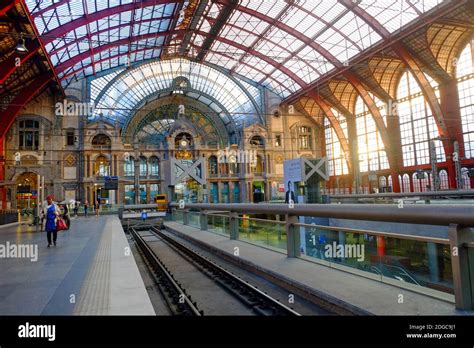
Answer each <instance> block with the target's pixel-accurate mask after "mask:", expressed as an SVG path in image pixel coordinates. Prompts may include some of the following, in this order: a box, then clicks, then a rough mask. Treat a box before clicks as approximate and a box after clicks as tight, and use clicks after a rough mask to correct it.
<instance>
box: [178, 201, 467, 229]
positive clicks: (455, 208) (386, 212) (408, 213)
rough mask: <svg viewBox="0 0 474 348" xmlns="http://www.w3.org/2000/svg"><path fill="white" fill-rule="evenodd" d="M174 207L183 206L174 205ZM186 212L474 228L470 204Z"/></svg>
mask: <svg viewBox="0 0 474 348" xmlns="http://www.w3.org/2000/svg"><path fill="white" fill-rule="evenodd" d="M171 206H172V207H179V205H178V204H177V203H174V202H173V203H171ZM185 209H198V210H202V209H204V210H223V211H228V212H236V213H243V214H277V215H292V216H313V217H328V218H339V219H348V220H366V221H384V222H398V223H411V224H422V225H438V226H449V225H451V224H458V225H462V226H466V227H471V226H474V206H467V205H449V206H444V205H443V206H438V205H410V206H409V207H404V208H399V207H398V205H396V204H385V205H380V204H364V205H360V204H295V205H294V207H293V208H290V207H289V206H288V205H287V204H247V203H234V204H208V203H187V204H186V205H185Z"/></svg>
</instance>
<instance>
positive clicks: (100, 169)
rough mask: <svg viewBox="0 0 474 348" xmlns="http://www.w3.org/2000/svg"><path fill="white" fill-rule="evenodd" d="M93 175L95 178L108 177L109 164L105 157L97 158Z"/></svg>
mask: <svg viewBox="0 0 474 348" xmlns="http://www.w3.org/2000/svg"><path fill="white" fill-rule="evenodd" d="M94 174H95V175H96V176H109V175H110V162H109V160H108V159H107V157H105V156H102V155H100V156H98V157H97V158H96V159H95V162H94Z"/></svg>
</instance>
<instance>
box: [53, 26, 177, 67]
mask: <svg viewBox="0 0 474 348" xmlns="http://www.w3.org/2000/svg"><path fill="white" fill-rule="evenodd" d="M168 34H171V33H170V32H168V31H165V32H161V33H150V34H143V35H137V36H133V37H130V38H128V37H127V38H123V39H120V40H117V41H113V42H110V43H108V44H106V45H102V46H98V47H96V48H95V49H94V54H97V53H100V52H103V51H106V50H108V49H111V48H113V47H116V46H121V45H127V44H128V43H129V42H130V40H132V42H134V41H140V40H146V39H153V38H157V37H161V36H166V35H168ZM161 47H162V46H161ZM149 48H150V49H152V48H157V47H149ZM90 55H91V51H90V50H87V51H85V52H82V53H80V54H78V55H76V56H74V57H72V58H71V59H69V60H67V61H65V62H63V63H61V64H59V65H57V66H56V71H57V72H58V73H60V72H63V71H64V70H66V69H68V68H70V67H72V66H74V65H76V64H77V63H79V62H81V61H83V60H84V59H86V58H88V57H90Z"/></svg>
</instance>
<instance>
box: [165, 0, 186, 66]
mask: <svg viewBox="0 0 474 348" xmlns="http://www.w3.org/2000/svg"><path fill="white" fill-rule="evenodd" d="M183 6H184V2H183V1H180V2H179V3H178V5H177V6H175V7H174V13H173V14H172V15H171V19H172V21H171V23H170V25H169V29H171V30H172V29H175V28H176V24H178V20H179V13H180V12H181V10H182V9H183ZM171 40H172V37H171V35H168V36H167V37H166V38H165V42H164V43H163V45H164V46H165V47H168V46H169V44H170V43H171ZM163 52H164V50H161V52H160V57H163Z"/></svg>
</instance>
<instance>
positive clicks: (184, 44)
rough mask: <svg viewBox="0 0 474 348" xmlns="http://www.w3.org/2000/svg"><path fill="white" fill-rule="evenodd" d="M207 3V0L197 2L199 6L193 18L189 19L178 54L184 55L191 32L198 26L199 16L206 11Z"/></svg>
mask: <svg viewBox="0 0 474 348" xmlns="http://www.w3.org/2000/svg"><path fill="white" fill-rule="evenodd" d="M208 3H209V0H201V1H199V5H198V7H197V9H196V11H195V12H194V14H193V18H192V19H191V22H190V23H189V27H188V28H187V31H186V34H185V35H184V38H183V41H182V42H181V47H180V48H179V54H181V55H184V54H185V53H186V48H187V47H188V45H189V43H190V41H191V36H192V34H193V31H194V30H195V29H196V27H197V25H198V24H199V19H200V18H201V15H202V14H203V13H204V11H205V10H206V7H207V4H208Z"/></svg>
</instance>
